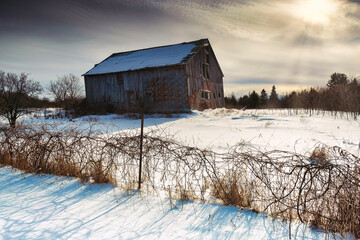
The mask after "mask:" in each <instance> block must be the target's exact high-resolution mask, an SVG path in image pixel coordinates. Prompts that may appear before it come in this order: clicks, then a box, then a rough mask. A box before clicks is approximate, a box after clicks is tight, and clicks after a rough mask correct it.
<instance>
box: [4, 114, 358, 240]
mask: <svg viewBox="0 0 360 240" xmlns="http://www.w3.org/2000/svg"><path fill="white" fill-rule="evenodd" d="M21 121H23V122H27V123H35V124H42V123H57V124H58V125H59V126H63V127H66V126H67V125H68V124H77V125H79V126H81V127H82V128H86V127H87V126H89V125H90V124H97V125H96V128H98V129H101V130H104V131H106V132H108V133H116V132H117V131H128V130H131V129H136V128H138V127H139V126H140V120H136V119H129V118H125V117H124V116H118V115H114V114H113V115H106V116H86V117H82V118H77V119H74V120H72V121H69V120H64V119H51V118H50V119H45V118H43V117H32V118H31V117H24V118H23V119H21ZM102 123H103V124H102ZM145 127H146V129H145V131H149V130H151V129H158V130H159V131H162V132H165V133H166V134H171V135H174V137H175V138H177V139H178V140H179V141H182V142H183V143H185V144H187V145H191V146H197V147H200V148H208V149H211V150H213V151H215V152H226V151H227V150H228V149H229V147H231V146H232V145H234V144H235V143H238V142H245V143H248V144H251V145H253V146H255V147H257V148H259V149H262V150H274V149H277V150H287V151H293V152H297V153H301V154H309V153H310V152H312V151H313V150H314V148H315V147H316V146H317V145H319V144H327V145H329V146H340V147H342V148H344V149H345V150H348V151H350V152H351V153H353V154H355V155H356V156H359V143H360V121H359V120H353V119H351V118H349V119H348V118H347V117H346V115H343V116H342V117H340V116H339V115H338V116H337V117H334V116H331V115H330V113H325V114H319V115H315V116H314V115H313V116H309V114H307V113H305V112H300V113H298V114H296V115H295V114H293V113H290V112H288V111H287V110H246V111H239V110H226V109H216V110H208V111H204V112H193V113H192V114H181V115H176V116H173V117H171V118H168V117H166V116H164V115H155V116H146V118H145ZM0 184H1V185H2V187H1V188H0V239H288V236H289V230H288V229H289V224H288V223H286V222H280V221H277V220H273V219H271V218H268V217H266V216H264V215H259V214H255V213H252V212H247V211H240V210H237V209H236V208H234V207H225V206H221V205H216V204H210V203H200V202H184V203H182V202H181V201H179V202H174V201H172V204H173V205H176V207H174V206H172V205H171V203H170V200H169V199H168V198H165V197H160V196H148V195H145V194H139V193H137V192H133V193H131V194H129V195H127V194H126V193H124V192H121V190H119V189H116V188H114V187H113V186H110V185H103V186H99V185H90V186H88V185H82V184H80V183H78V181H77V180H75V179H68V178H63V177H54V176H49V175H46V176H36V175H28V174H21V173H19V172H17V171H11V170H10V169H9V168H0ZM291 229H292V230H291V234H292V236H293V238H296V239H323V238H325V237H326V235H325V234H324V233H321V232H317V231H314V230H311V229H310V228H308V227H306V226H304V225H299V224H294V223H293V224H292V226H291Z"/></svg>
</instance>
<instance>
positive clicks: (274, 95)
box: [269, 85, 279, 108]
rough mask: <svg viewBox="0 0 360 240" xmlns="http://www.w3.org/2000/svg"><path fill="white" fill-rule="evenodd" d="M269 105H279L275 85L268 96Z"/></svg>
mask: <svg viewBox="0 0 360 240" xmlns="http://www.w3.org/2000/svg"><path fill="white" fill-rule="evenodd" d="M269 106H270V107H275V108H276V107H278V106H279V97H278V94H277V93H276V87H275V85H273V86H272V89H271V93H270V98H269Z"/></svg>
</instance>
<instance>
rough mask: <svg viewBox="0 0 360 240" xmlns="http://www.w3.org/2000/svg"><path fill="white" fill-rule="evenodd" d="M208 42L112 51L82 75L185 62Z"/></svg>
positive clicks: (205, 40)
mask: <svg viewBox="0 0 360 240" xmlns="http://www.w3.org/2000/svg"><path fill="white" fill-rule="evenodd" d="M208 44H209V40H208V39H200V40H197V41H192V42H184V43H180V44H173V45H168V46H160V47H153V48H147V49H141V50H135V51H129V52H121V53H114V54H112V55H111V56H110V57H108V58H106V59H105V60H104V61H102V62H100V63H99V64H96V65H95V66H94V67H93V68H92V69H90V70H89V71H88V72H86V73H85V74H84V76H86V75H97V74H106V73H116V72H126V71H133V70H139V69H144V68H156V67H164V66H174V65H182V64H186V63H187V62H188V61H189V60H190V59H191V57H192V56H193V55H194V54H195V53H197V52H198V51H199V50H200V49H201V47H203V46H206V45H208Z"/></svg>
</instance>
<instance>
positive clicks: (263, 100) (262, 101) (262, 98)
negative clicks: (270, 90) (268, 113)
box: [260, 89, 269, 107]
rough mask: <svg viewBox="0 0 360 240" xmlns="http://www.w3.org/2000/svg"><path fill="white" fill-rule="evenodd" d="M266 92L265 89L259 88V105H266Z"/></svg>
mask: <svg viewBox="0 0 360 240" xmlns="http://www.w3.org/2000/svg"><path fill="white" fill-rule="evenodd" d="M268 99H269V97H268V94H267V92H266V91H265V89H263V90H261V93H260V106H262V107H264V106H266V104H267V102H268Z"/></svg>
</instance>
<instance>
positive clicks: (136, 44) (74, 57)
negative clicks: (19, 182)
mask: <svg viewBox="0 0 360 240" xmlns="http://www.w3.org/2000/svg"><path fill="white" fill-rule="evenodd" d="M201 38H209V40H210V42H211V44H212V46H213V48H214V51H215V54H216V56H217V58H218V61H219V63H220V65H221V67H222V70H223V72H224V75H225V78H224V86H225V93H226V94H227V95H229V94H231V93H232V92H234V93H235V94H236V95H237V96H240V95H243V94H247V93H248V92H249V91H251V90H256V91H258V92H260V91H261V89H263V88H265V89H266V90H267V91H268V92H270V89H271V86H272V85H273V84H275V85H276V87H277V89H278V92H280V93H284V92H287V91H291V90H296V89H305V88H308V87H311V86H325V84H326V82H327V80H328V79H329V76H330V75H331V74H332V73H333V72H342V73H346V74H348V75H351V76H359V75H360V0H237V1H236V0H223V1H217V0H194V1H185V0H147V1H145V0H62V1H58V0H34V1H28V0H2V1H1V7H0V70H3V71H5V72H16V73H20V72H27V73H31V78H32V79H34V80H36V81H39V82H40V83H41V84H42V85H43V86H45V85H46V84H48V82H49V81H50V80H54V79H56V77H57V76H60V75H63V74H66V73H74V74H76V75H78V76H80V75H81V74H83V73H85V72H86V71H88V70H89V69H90V68H92V67H93V66H94V64H95V63H98V62H100V61H102V60H103V59H104V58H106V57H108V56H109V55H110V54H112V53H114V52H122V51H128V50H135V49H141V48H147V47H154V46H161V45H168V44H174V43H181V42H186V41H193V40H197V39H201Z"/></svg>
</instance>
